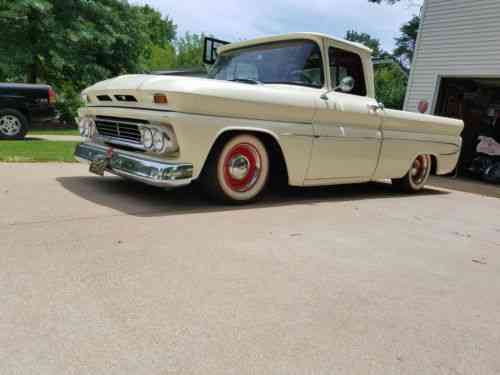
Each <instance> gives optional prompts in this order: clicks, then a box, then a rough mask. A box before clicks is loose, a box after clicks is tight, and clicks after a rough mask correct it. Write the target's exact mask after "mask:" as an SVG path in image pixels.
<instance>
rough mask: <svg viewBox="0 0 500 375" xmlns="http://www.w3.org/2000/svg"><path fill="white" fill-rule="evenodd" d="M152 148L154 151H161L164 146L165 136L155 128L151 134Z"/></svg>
mask: <svg viewBox="0 0 500 375" xmlns="http://www.w3.org/2000/svg"><path fill="white" fill-rule="evenodd" d="M153 148H154V150H155V151H156V152H163V149H164V148H165V136H164V135H163V133H162V132H161V131H158V130H155V132H154V134H153Z"/></svg>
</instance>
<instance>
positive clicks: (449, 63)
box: [404, 0, 500, 174]
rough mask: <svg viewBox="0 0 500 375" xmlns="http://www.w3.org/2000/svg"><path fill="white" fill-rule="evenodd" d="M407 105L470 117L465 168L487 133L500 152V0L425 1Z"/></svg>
mask: <svg viewBox="0 0 500 375" xmlns="http://www.w3.org/2000/svg"><path fill="white" fill-rule="evenodd" d="M404 107H405V110H408V111H421V112H427V113H432V114H437V115H443V116H448V117H455V118H461V119H463V120H464V122H465V129H464V132H463V134H462V137H463V139H464V147H463V152H462V156H461V160H460V167H459V171H460V173H463V174H470V173H471V170H472V169H473V164H474V163H473V161H474V160H475V159H477V157H478V156H479V155H481V154H480V153H478V152H477V146H478V142H479V140H480V139H483V138H480V137H481V136H483V137H486V138H488V139H489V140H490V144H491V145H493V147H492V148H491V152H490V154H493V155H489V156H491V158H492V162H495V161H496V160H497V159H496V155H495V153H496V151H495V145H494V142H497V143H498V147H499V148H498V153H499V155H498V157H500V1H498V0H426V1H425V3H424V6H423V8H422V22H421V26H420V31H419V37H418V40H417V46H416V50H415V57H414V60H413V65H412V69H411V74H410V80H409V84H408V91H407V94H406V99H405V105H404ZM498 161H500V160H498Z"/></svg>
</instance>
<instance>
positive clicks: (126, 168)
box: [75, 143, 193, 188]
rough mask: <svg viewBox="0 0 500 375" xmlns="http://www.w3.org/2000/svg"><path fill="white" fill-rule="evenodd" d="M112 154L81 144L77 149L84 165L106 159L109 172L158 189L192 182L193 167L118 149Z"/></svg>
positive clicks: (77, 155) (91, 145)
mask: <svg viewBox="0 0 500 375" xmlns="http://www.w3.org/2000/svg"><path fill="white" fill-rule="evenodd" d="M108 150H109V147H104V146H100V145H96V144H92V143H81V144H79V145H78V146H77V147H76V150H75V158H76V160H78V161H80V162H82V163H90V162H92V161H94V160H96V159H101V160H102V159H106V160H107V167H106V171H107V172H110V173H112V174H115V175H117V176H121V177H125V178H130V179H132V180H136V181H140V182H143V183H145V184H148V185H153V186H157V187H164V188H169V187H177V186H183V185H187V184H189V183H190V182H191V180H192V177H193V166H192V165H191V164H184V163H171V162H166V161H158V160H151V159H147V158H145V157H143V156H142V155H132V154H131V153H128V152H124V151H121V150H117V149H113V152H112V153H111V154H109V153H108ZM110 155H111V156H110Z"/></svg>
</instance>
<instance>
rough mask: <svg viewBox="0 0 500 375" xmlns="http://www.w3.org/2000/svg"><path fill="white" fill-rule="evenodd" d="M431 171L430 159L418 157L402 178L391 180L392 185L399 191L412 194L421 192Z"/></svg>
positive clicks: (428, 157) (425, 156)
mask: <svg viewBox="0 0 500 375" xmlns="http://www.w3.org/2000/svg"><path fill="white" fill-rule="evenodd" d="M431 169H432V159H431V157H430V156H429V155H418V156H417V157H416V158H415V160H414V161H413V163H412V165H411V168H410V170H409V171H408V173H407V174H406V175H405V176H404V177H403V178H397V179H393V180H392V183H393V185H395V186H397V187H398V188H399V189H401V190H403V191H405V192H408V193H414V192H417V191H420V190H422V189H423V188H424V187H425V184H426V183H427V181H428V180H429V175H430V174H431Z"/></svg>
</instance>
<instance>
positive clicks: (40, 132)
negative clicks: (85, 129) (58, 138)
mask: <svg viewBox="0 0 500 375" xmlns="http://www.w3.org/2000/svg"><path fill="white" fill-rule="evenodd" d="M30 135H80V133H79V132H78V129H46V130H45V129H44V130H30V131H28V137H29V136H30Z"/></svg>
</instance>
